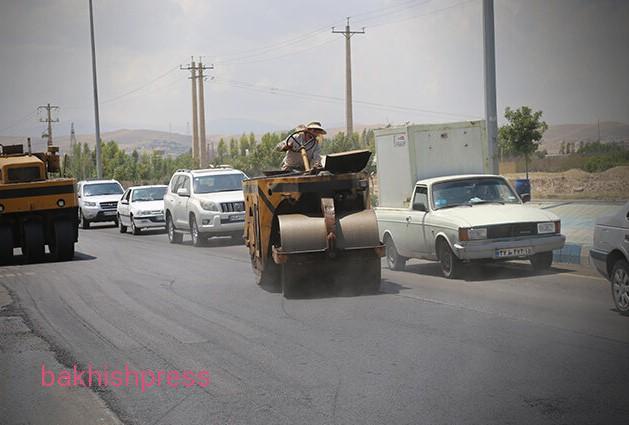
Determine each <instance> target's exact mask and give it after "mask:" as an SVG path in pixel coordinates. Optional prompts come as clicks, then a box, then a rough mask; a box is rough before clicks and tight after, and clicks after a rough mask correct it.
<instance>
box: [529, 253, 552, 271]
mask: <svg viewBox="0 0 629 425" xmlns="http://www.w3.org/2000/svg"><path fill="white" fill-rule="evenodd" d="M530 261H531V265H532V266H533V270H535V271H544V270H548V269H550V266H551V265H552V264H553V252H552V251H546V252H540V253H537V254H534V255H532V256H531V258H530Z"/></svg>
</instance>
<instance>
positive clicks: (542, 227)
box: [537, 221, 559, 235]
mask: <svg viewBox="0 0 629 425" xmlns="http://www.w3.org/2000/svg"><path fill="white" fill-rule="evenodd" d="M558 224H559V222H558V221H557V222H554V221H549V222H546V223H537V234H539V235H543V234H545V233H555V232H556V231H558V230H557V229H558V227H559V226H558Z"/></svg>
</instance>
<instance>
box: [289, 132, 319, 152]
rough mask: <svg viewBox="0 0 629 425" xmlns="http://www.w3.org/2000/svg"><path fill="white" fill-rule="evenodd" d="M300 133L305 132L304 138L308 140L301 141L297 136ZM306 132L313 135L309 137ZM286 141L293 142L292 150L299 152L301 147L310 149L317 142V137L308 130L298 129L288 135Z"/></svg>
mask: <svg viewBox="0 0 629 425" xmlns="http://www.w3.org/2000/svg"><path fill="white" fill-rule="evenodd" d="M299 133H304V139H308V140H306V141H304V142H300V141H299V139H298V138H297V137H296V136H297V135H298V134H299ZM306 134H308V135H310V136H311V137H310V138H308V137H307V135H306ZM286 142H292V147H291V150H292V151H293V152H299V151H300V150H301V148H304V149H305V150H306V151H309V150H311V149H312V148H313V147H314V145H315V144H316V143H317V138H316V137H315V136H313V135H312V134H311V133H310V132H309V131H308V130H297V131H294V132H292V133H291V134H289V135H288V137H287V138H286Z"/></svg>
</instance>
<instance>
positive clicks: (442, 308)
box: [0, 227, 629, 425]
mask: <svg viewBox="0 0 629 425" xmlns="http://www.w3.org/2000/svg"><path fill="white" fill-rule="evenodd" d="M383 277H384V281H383V284H382V288H381V293H380V294H378V295H370V296H360V297H334V296H329V295H326V294H321V295H320V296H318V297H316V298H311V299H301V300H285V299H284V298H283V297H282V296H281V295H280V294H277V293H272V292H268V291H266V290H263V289H261V288H259V287H257V286H256V285H255V284H254V283H253V276H252V272H251V269H250V265H249V261H248V256H247V252H246V249H245V248H244V247H243V246H236V245H231V244H230V243H228V242H227V241H225V240H215V241H212V242H210V244H209V245H208V246H207V247H203V248H194V247H192V246H191V245H190V244H189V242H188V238H187V239H186V243H185V244H184V245H179V246H178V245H170V244H169V243H168V240H167V237H166V235H165V234H162V233H151V234H147V235H141V236H131V235H130V234H125V235H121V234H119V233H118V230H117V229H116V228H111V227H110V228H106V227H105V228H98V227H95V228H93V229H91V230H87V231H83V230H82V231H81V234H80V243H79V244H78V246H77V258H76V260H75V261H72V262H67V263H45V264H36V265H11V266H7V267H0V282H2V283H3V284H4V285H5V286H6V287H7V288H8V289H10V290H11V291H12V292H13V293H14V295H15V296H16V297H17V298H18V300H19V305H20V308H21V309H22V310H23V312H24V313H25V315H26V316H27V317H28V319H29V320H30V323H31V325H32V326H33V327H34V328H35V330H36V332H37V333H38V334H40V335H42V336H43V337H44V338H45V339H46V341H47V342H48V343H49V344H51V346H52V347H54V349H55V350H56V352H57V358H58V359H60V360H61V361H62V362H63V363H65V364H66V366H72V364H74V363H75V362H76V363H78V364H79V366H81V367H85V366H87V365H88V364H90V363H91V364H92V365H94V367H97V368H103V367H104V366H107V367H108V369H110V370H114V369H124V365H125V364H128V367H129V368H133V369H136V370H142V369H151V370H178V371H183V370H192V371H199V370H202V369H206V370H208V371H210V373H211V384H210V385H209V386H207V387H206V388H200V387H190V388H183V387H179V388H176V389H175V388H170V387H168V386H162V387H160V388H156V387H151V388H148V389H147V390H146V391H145V392H144V393H142V392H141V391H140V389H137V388H135V387H133V386H132V387H130V388H129V387H120V388H113V387H109V388H108V389H106V390H104V391H99V392H98V394H99V395H100V396H101V397H102V398H103V399H104V400H105V401H106V403H107V404H108V405H109V406H110V407H111V408H112V409H113V410H114V411H115V412H116V413H117V414H118V416H119V417H120V419H121V420H122V421H123V422H125V423H134V424H135V423H137V424H249V423H256V424H359V423H360V424H376V423H377V424H411V423H413V424H415V423H425V424H490V423H495V424H517V423H521V424H533V423H535V424H546V423H548V424H589V423H605V424H625V425H626V424H627V423H629V317H623V316H620V315H618V314H617V313H616V312H615V311H613V303H612V300H611V295H610V290H609V286H608V284H607V283H606V282H605V281H603V280H602V279H600V278H598V277H596V276H595V275H581V274H578V273H575V272H573V271H570V270H567V269H562V268H561V267H558V268H555V269H554V270H553V271H552V272H551V273H548V274H543V275H536V274H533V273H532V272H531V270H530V268H529V267H528V266H526V265H519V264H514V265H511V266H506V267H504V266H501V267H494V266H492V267H484V268H482V269H481V268H479V269H476V268H475V269H471V270H470V271H469V273H468V275H467V277H466V279H464V280H455V281H449V280H446V279H443V278H441V277H440V276H439V273H438V268H437V267H436V265H434V264H431V263H422V262H416V263H413V264H411V265H409V267H408V270H407V271H405V272H391V271H389V270H387V269H384V272H383ZM34 367H36V366H34ZM14 385H15V386H20V385H22V384H21V383H20V381H19V380H16V381H15V383H14ZM50 390H51V391H52V390H54V388H51V389H50ZM0 422H2V420H1V419H0ZM86 423H90V422H89V420H88V421H86Z"/></svg>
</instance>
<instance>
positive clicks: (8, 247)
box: [0, 226, 13, 262]
mask: <svg viewBox="0 0 629 425" xmlns="http://www.w3.org/2000/svg"><path fill="white" fill-rule="evenodd" d="M12 257H13V231H12V230H11V227H9V226H0V262H7V261H9V260H10V259H11V258H12Z"/></svg>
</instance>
